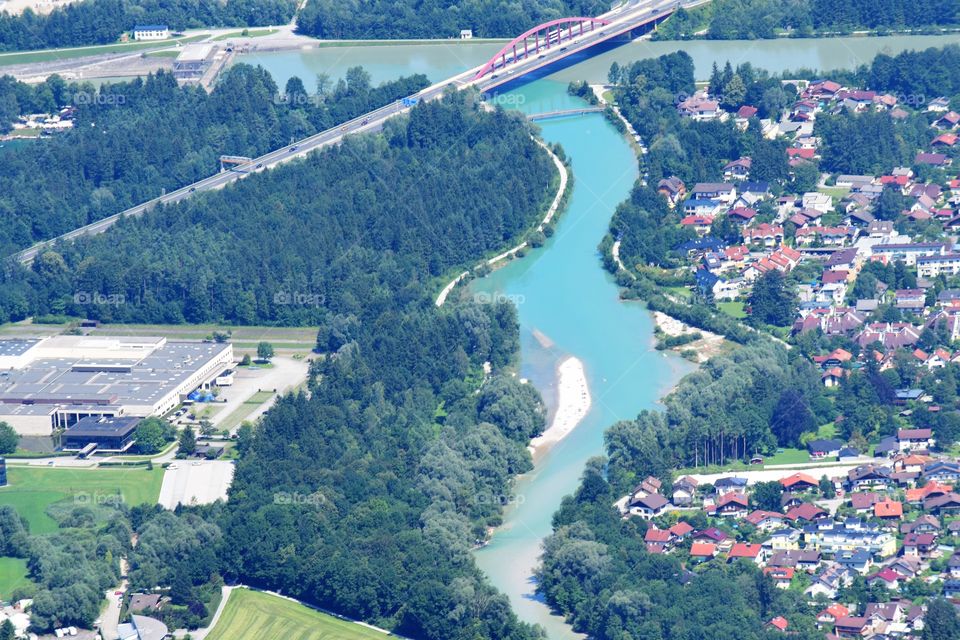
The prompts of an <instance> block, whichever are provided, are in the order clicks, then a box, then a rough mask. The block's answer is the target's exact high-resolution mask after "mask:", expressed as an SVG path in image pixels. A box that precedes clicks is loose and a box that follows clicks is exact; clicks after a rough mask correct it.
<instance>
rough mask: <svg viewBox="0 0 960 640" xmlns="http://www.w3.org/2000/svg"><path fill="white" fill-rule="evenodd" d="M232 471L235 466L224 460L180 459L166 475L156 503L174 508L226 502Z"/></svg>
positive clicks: (169, 468)
mask: <svg viewBox="0 0 960 640" xmlns="http://www.w3.org/2000/svg"><path fill="white" fill-rule="evenodd" d="M233 471H234V467H233V463H232V462H227V461H223V460H191V461H187V460H177V461H176V462H173V463H171V464H170V466H168V467H167V469H166V471H165V472H164V474H163V485H162V486H161V487H160V498H159V499H158V500H157V503H158V504H159V505H160V506H162V507H165V508H167V509H174V508H176V506H177V505H178V504H185V505H201V504H211V503H213V502H216V501H217V500H219V499H223V500H226V499H227V489H229V488H230V483H231V482H232V481H233Z"/></svg>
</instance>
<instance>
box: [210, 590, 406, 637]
mask: <svg viewBox="0 0 960 640" xmlns="http://www.w3.org/2000/svg"><path fill="white" fill-rule="evenodd" d="M385 637H387V636H385V635H384V634H382V633H380V632H378V631H374V630H373V629H368V628H366V627H363V626H361V625H359V624H356V623H353V622H348V621H346V620H340V619H339V618H335V617H333V616H329V615H326V614H323V613H320V612H319V611H314V610H313V609H310V608H309V607H305V606H303V605H301V604H297V603H295V602H290V601H289V600H285V599H283V598H278V597H277V596H273V595H270V594H268V593H261V592H259V591H251V590H249V589H235V590H234V591H233V592H232V593H231V594H230V599H229V600H227V604H226V606H225V607H224V609H223V614H222V615H221V616H220V620H219V621H218V622H217V626H215V627H214V628H213V630H212V631H211V632H210V634H209V635H208V636H207V640H261V639H263V638H283V640H372V639H374V638H376V639H378V640H383V638H385Z"/></svg>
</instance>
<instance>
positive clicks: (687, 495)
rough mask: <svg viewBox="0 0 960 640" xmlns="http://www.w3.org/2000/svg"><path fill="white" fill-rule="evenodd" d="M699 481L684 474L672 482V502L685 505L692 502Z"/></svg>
mask: <svg viewBox="0 0 960 640" xmlns="http://www.w3.org/2000/svg"><path fill="white" fill-rule="evenodd" d="M699 484H700V483H699V482H697V481H696V480H695V479H693V478H691V477H690V476H684V477H682V478H680V479H679V480H677V481H676V482H674V483H673V498H672V502H673V504H675V505H677V506H678V507H679V506H687V505H689V504H691V503H692V502H693V498H694V496H695V495H696V493H697V485H699Z"/></svg>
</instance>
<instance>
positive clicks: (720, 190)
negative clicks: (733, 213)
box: [690, 182, 737, 205]
mask: <svg viewBox="0 0 960 640" xmlns="http://www.w3.org/2000/svg"><path fill="white" fill-rule="evenodd" d="M690 195H691V196H692V197H693V198H694V199H696V200H719V201H720V202H723V203H725V204H728V205H729V204H733V201H734V200H736V199H737V188H736V186H735V185H732V184H730V183H728V182H698V183H697V184H696V185H694V187H693V191H691V192H690Z"/></svg>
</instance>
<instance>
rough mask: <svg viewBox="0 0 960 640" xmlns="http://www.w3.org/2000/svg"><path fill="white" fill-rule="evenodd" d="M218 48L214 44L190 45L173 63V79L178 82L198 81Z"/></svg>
mask: <svg viewBox="0 0 960 640" xmlns="http://www.w3.org/2000/svg"><path fill="white" fill-rule="evenodd" d="M216 51H217V47H216V45H213V44H188V45H185V46H184V47H183V49H182V50H181V51H180V55H178V56H177V58H176V60H174V61H173V77H174V78H177V79H178V80H196V79H198V78H200V77H201V76H202V75H203V72H204V71H206V70H207V67H209V66H210V63H212V62H213V54H214V53H216Z"/></svg>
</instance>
